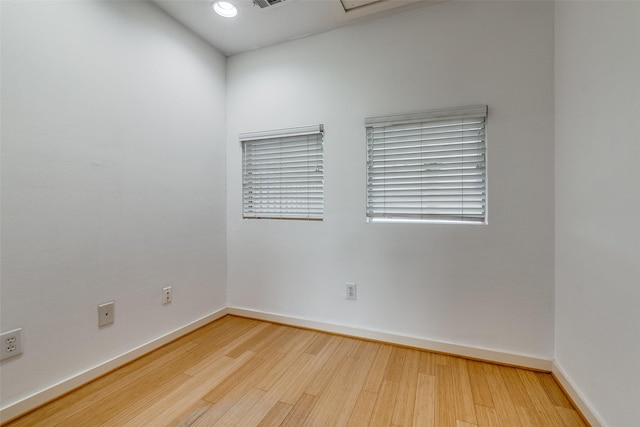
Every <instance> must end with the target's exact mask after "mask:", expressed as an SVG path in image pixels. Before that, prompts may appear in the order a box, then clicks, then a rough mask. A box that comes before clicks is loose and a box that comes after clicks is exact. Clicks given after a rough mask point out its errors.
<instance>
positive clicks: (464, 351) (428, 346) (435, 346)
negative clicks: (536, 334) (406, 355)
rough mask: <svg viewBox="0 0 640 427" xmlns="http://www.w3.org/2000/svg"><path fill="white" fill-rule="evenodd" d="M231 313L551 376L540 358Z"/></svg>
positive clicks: (252, 312)
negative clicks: (544, 373) (516, 367)
mask: <svg viewBox="0 0 640 427" xmlns="http://www.w3.org/2000/svg"><path fill="white" fill-rule="evenodd" d="M228 313H229V314H233V315H237V316H242V317H249V318H252V319H258V320H266V321H269V322H275V323H282V324H285V325H290V326H297V327H300V328H306V329H314V330H318V331H323V332H330V333H334V334H338V335H346V336H350V337H355V338H363V339H367V340H373V341H382V342H387V343H391V344H398V345H404V346H408V347H414V348H419V349H423V350H430V351H436V352H439V353H448V354H453V355H457V356H462V357H467V358H470V359H477V360H484V361H487V362H496V363H501V364H505V365H512V366H520V367H523V368H529V369H535V370H540V371H546V372H551V364H552V363H551V360H547V359H541V358H537V357H531V356H525V355H520V354H513V353H504V352H500V351H494V350H487V349H484V348H478V347H471V346H465V345H459V344H451V343H446V342H441V341H432V340H427V339H424V338H417V337H412V336H407V335H400V334H392V333H387V332H378V331H374V330H370V329H362V328H353V327H350V326H343V325H338V324H334V323H325V322H318V321H314V320H307V319H302V318H298V317H291V316H283V315H280V314H274V313H265V312H262V311H255V310H250V309H243V308H235V307H229V308H228Z"/></svg>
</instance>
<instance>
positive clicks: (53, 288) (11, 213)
mask: <svg viewBox="0 0 640 427" xmlns="http://www.w3.org/2000/svg"><path fill="white" fill-rule="evenodd" d="M1 24H2V135H1V136H2V285H1V286H2V287H1V298H2V300H1V304H2V310H1V311H2V314H1V322H2V325H1V327H2V330H7V329H13V328H15V327H22V328H23V331H24V337H23V338H24V354H22V355H21V356H19V357H16V358H13V359H8V360H5V361H3V362H2V366H1V375H2V378H1V381H0V384H1V387H2V388H1V396H0V398H1V402H2V406H3V407H7V406H8V405H11V404H12V403H14V402H16V401H19V400H21V399H23V398H25V397H27V396H29V395H32V394H33V393H36V392H38V391H39V390H41V389H43V388H46V387H48V386H51V385H53V384H55V383H58V382H60V381H63V380H65V379H67V378H69V377H72V376H74V375H76V374H78V373H80V372H82V371H85V370H87V369H90V368H92V367H94V366H96V365H99V364H101V363H102V362H104V361H107V360H110V359H112V358H114V357H116V356H118V355H120V354H123V353H125V352H128V351H130V350H132V349H134V348H136V347H138V346H141V345H143V344H145V343H147V342H149V341H152V340H153V339H155V338H157V337H160V336H163V335H165V334H167V333H169V332H171V331H174V330H176V329H179V328H180V327H182V326H184V325H187V324H189V323H191V322H193V321H195V320H197V319H200V318H202V317H203V316H205V315H208V314H210V313H212V312H214V311H215V310H216V309H218V308H223V307H226V276H225V274H226V273H225V269H226V267H225V262H226V261H225V256H226V255H225V251H226V249H225V240H226V238H225V233H226V226H225V217H226V207H225V162H226V160H225V156H226V155H225V142H224V135H225V124H224V121H225V118H224V116H225V58H224V57H223V56H222V55H221V54H219V53H218V52H217V51H215V50H213V49H212V48H211V47H209V46H208V45H206V44H205V43H204V42H202V41H201V40H200V39H199V38H197V37H195V36H193V35H192V34H191V33H189V32H188V31H187V30H185V29H184V28H183V27H181V26H180V25H178V24H177V23H175V21H173V20H172V19H170V18H169V17H168V16H167V15H166V14H165V13H164V12H162V11H160V10H159V9H157V8H156V7H155V6H153V5H152V4H150V3H146V2H120V1H115V2H111V1H104V2H48V1H45V2H33V1H29V2H24V1H16V2H13V1H3V2H2V23H1ZM168 285H172V286H173V303H172V304H169V305H162V303H161V288H162V287H164V286H168ZM109 300H115V303H116V309H115V323H114V324H112V325H111V326H107V327H104V328H102V329H99V328H98V319H97V308H96V306H97V304H99V303H102V302H105V301H109Z"/></svg>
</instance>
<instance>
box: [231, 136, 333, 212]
mask: <svg viewBox="0 0 640 427" xmlns="http://www.w3.org/2000/svg"><path fill="white" fill-rule="evenodd" d="M323 132H324V128H323V125H321V124H320V125H313V126H304V127H296V128H290V129H280V130H274V131H265V132H252V133H243V134H240V141H241V143H242V200H243V209H242V214H243V217H244V218H254V219H267V218H268V219H306V220H322V217H323V214H324V171H323V159H322V158H323V147H322V136H323Z"/></svg>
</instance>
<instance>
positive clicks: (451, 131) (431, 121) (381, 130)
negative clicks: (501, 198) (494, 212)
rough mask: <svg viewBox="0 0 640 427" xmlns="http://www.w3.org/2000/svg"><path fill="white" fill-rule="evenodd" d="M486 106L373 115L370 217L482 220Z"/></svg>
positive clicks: (369, 163) (369, 128)
mask: <svg viewBox="0 0 640 427" xmlns="http://www.w3.org/2000/svg"><path fill="white" fill-rule="evenodd" d="M486 116H487V106H486V105H483V106H474V107H465V108H456V109H449V110H437V111H429V112H425V113H417V114H408V115H400V116H384V117H372V118H367V119H366V120H365V126H366V129H367V217H368V219H369V220H372V221H376V220H405V221H408V220H422V221H453V222H480V223H483V222H486V210H487V186H486V182H487V181H486V161H485V152H486V142H485V121H486Z"/></svg>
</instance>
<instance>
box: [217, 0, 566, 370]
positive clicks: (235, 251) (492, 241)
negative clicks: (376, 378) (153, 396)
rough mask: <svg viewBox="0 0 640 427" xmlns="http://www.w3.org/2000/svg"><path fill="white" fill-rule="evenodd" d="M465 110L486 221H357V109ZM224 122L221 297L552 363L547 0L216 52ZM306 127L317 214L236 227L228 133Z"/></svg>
mask: <svg viewBox="0 0 640 427" xmlns="http://www.w3.org/2000/svg"><path fill="white" fill-rule="evenodd" d="M476 104H488V106H489V115H488V125H487V134H488V137H487V141H488V142H487V144H488V192H489V196H488V199H489V202H488V203H489V204H488V211H489V223H488V225H444V224H390V223H367V222H366V220H365V168H366V147H365V128H364V119H365V117H368V116H375V115H383V114H394V113H405V112H414V111H422V110H430V109H436V108H448V107H457V106H467V105H476ZM227 117H228V121H227V124H228V128H227V129H228V136H227V138H228V146H227V171H228V173H227V197H228V218H227V224H228V228H227V239H228V240H227V242H228V244H227V245H228V253H227V256H228V266H227V268H228V290H229V300H230V306H232V307H237V308H245V309H251V310H258V311H264V312H268V313H275V314H280V315H287V316H294V317H297V318H304V319H310V320H314V321H320V322H327V323H333V324H340V325H345V326H350V327H356V328H358V327H360V328H365V329H369V330H377V331H382V332H389V333H394V334H404V335H410V336H414V337H420V338H424V339H429V340H438V341H445V342H449V343H455V344H461V345H467V346H474V347H482V348H486V349H491V350H499V351H505V352H511V353H518V354H524V355H530V356H535V357H541V358H546V359H551V358H552V355H553V349H552V347H553V277H554V238H553V228H554V209H553V171H554V168H553V153H554V149H553V5H552V4H550V3H545V2H447V3H441V4H437V5H434V6H429V7H425V8H421V9H418V10H413V11H411V12H409V13H402V14H396V15H393V16H391V17H386V18H385V19H384V20H378V21H372V22H368V23H363V24H359V25H355V26H352V27H348V28H344V29H340V30H336V31H333V32H330V33H325V34H322V35H318V36H313V37H308V38H304V39H299V40H295V41H292V42H288V43H284V44H281V45H278V46H273V47H270V48H266V49H261V50H259V51H255V52H249V53H245V54H240V55H236V56H231V57H230V58H228V63H227ZM314 123H323V124H324V125H325V137H324V165H325V169H324V170H325V180H324V184H325V194H324V196H325V216H324V221H323V222H305V221H274V220H243V219H242V179H241V172H242V161H241V145H240V143H239V142H238V134H239V133H241V132H251V131H260V130H269V129H278V128H286V127H292V126H300V125H307V124H314ZM345 282H355V283H357V285H358V299H357V300H356V301H351V300H346V299H345Z"/></svg>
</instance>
